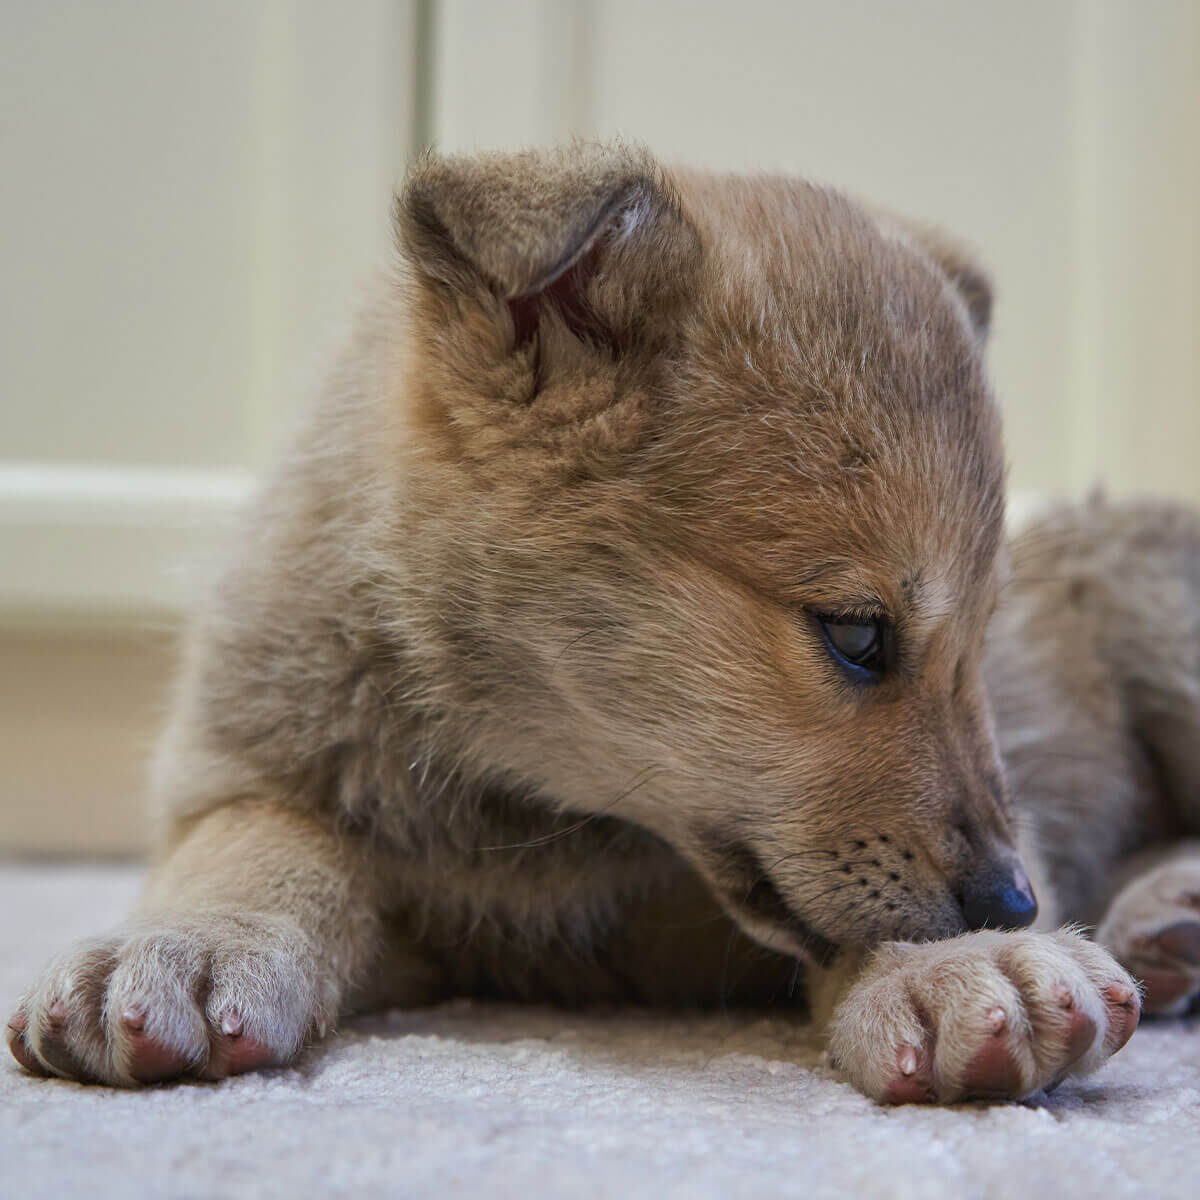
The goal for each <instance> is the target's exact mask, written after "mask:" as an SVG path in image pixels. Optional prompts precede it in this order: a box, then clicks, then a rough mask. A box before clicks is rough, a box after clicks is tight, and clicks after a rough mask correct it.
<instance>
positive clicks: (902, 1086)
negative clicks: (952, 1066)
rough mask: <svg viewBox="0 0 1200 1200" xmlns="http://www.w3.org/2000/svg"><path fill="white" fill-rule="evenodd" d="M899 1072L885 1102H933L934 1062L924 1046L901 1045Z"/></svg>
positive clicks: (893, 1079) (890, 1085) (889, 1085)
mask: <svg viewBox="0 0 1200 1200" xmlns="http://www.w3.org/2000/svg"><path fill="white" fill-rule="evenodd" d="M896 1069H897V1072H898V1074H896V1075H895V1076H893V1078H892V1081H891V1082H890V1083H889V1084H888V1087H887V1092H886V1093H885V1095H884V1098H883V1099H884V1103H885V1104H932V1103H933V1102H934V1101H935V1100H936V1099H937V1097H936V1095H935V1094H934V1090H933V1064H932V1063H931V1062H930V1060H929V1052H928V1050H927V1049H926V1048H925V1047H924V1046H901V1047H900V1050H899V1052H898V1053H897V1055H896Z"/></svg>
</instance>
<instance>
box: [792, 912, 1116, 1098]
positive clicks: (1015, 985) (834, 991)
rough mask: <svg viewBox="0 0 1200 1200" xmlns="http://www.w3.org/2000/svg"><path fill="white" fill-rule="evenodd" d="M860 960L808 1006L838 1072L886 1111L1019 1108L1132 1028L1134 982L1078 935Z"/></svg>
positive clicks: (1103, 1056) (981, 940)
mask: <svg viewBox="0 0 1200 1200" xmlns="http://www.w3.org/2000/svg"><path fill="white" fill-rule="evenodd" d="M859 959H860V961H859V962H858V963H855V962H854V961H851V962H849V963H847V964H845V965H843V966H842V967H841V970H840V972H839V971H838V969H837V968H835V970H834V972H833V973H831V975H830V976H829V977H828V978H826V979H820V980H818V981H817V983H816V990H815V1004H816V1007H817V1008H818V1010H820V1008H821V1007H822V1006H824V1007H825V1009H826V1011H828V1012H830V1013H831V1015H830V1017H829V1027H828V1033H829V1054H830V1059H831V1061H832V1062H833V1064H834V1065H835V1066H836V1067H838V1068H839V1069H840V1070H842V1071H844V1072H845V1074H846V1075H847V1076H848V1077H849V1079H850V1080H851V1082H852V1083H854V1084H855V1086H856V1087H858V1088H859V1089H860V1090H861V1091H863V1092H865V1093H866V1094H867V1095H868V1096H871V1097H873V1098H874V1099H876V1100H880V1101H883V1102H886V1103H891V1104H903V1103H912V1102H917V1103H953V1102H955V1101H958V1100H967V1099H971V1098H974V1097H989V1098H993V1097H994V1098H1004V1099H1010V1100H1019V1099H1022V1098H1023V1097H1026V1096H1029V1095H1032V1094H1033V1093H1034V1092H1037V1091H1039V1090H1040V1089H1042V1088H1048V1087H1051V1086H1053V1085H1055V1084H1057V1083H1058V1082H1059V1081H1061V1080H1062V1079H1063V1078H1065V1077H1066V1076H1068V1075H1086V1074H1088V1073H1089V1072H1091V1071H1094V1070H1095V1069H1096V1068H1097V1067H1099V1066H1100V1065H1101V1064H1102V1063H1104V1062H1105V1061H1106V1060H1107V1059H1108V1058H1109V1057H1110V1056H1111V1055H1113V1054H1115V1053H1116V1052H1117V1051H1118V1050H1119V1049H1120V1048H1121V1047H1122V1046H1123V1045H1124V1044H1125V1043H1126V1042H1127V1041H1128V1040H1129V1038H1130V1036H1131V1035H1132V1034H1133V1031H1134V1029H1135V1028H1136V1026H1137V1023H1138V1017H1139V1013H1140V1010H1139V1002H1138V993H1137V989H1136V987H1135V985H1134V983H1133V980H1132V979H1131V978H1130V977H1129V975H1128V974H1127V973H1126V972H1125V971H1124V970H1123V969H1122V968H1121V967H1120V966H1119V965H1118V964H1117V963H1116V962H1115V961H1114V960H1113V959H1112V958H1111V957H1110V956H1109V954H1108V953H1107V952H1106V951H1105V950H1103V949H1101V948H1100V947H1099V946H1097V945H1095V944H1094V943H1092V942H1089V941H1088V940H1087V939H1086V938H1083V937H1081V936H1080V935H1078V934H1075V933H1070V932H1066V931H1060V932H1058V933H1025V932H1022V933H1001V932H993V931H982V932H978V933H968V934H964V935H963V936H961V937H956V938H950V939H948V940H946V941H940V942H927V943H922V944H916V943H911V942H889V943H887V944H885V945H883V946H881V947H879V949H877V950H875V951H874V952H873V953H870V954H865V955H860V956H859ZM856 967H857V970H856V969H855V968H856ZM839 990H840V992H841V995H840V998H839V996H838V993H839Z"/></svg>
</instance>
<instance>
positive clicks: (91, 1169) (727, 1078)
mask: <svg viewBox="0 0 1200 1200" xmlns="http://www.w3.org/2000/svg"><path fill="white" fill-rule="evenodd" d="M137 882H138V872H137V871H135V870H133V869H131V868H116V867H99V866H45V865H37V866H34V865H8V866H4V867H0V905H2V909H0V910H2V911H3V912H4V913H6V914H7V917H6V920H5V923H4V931H3V935H2V942H0V947H2V949H0V1004H2V1005H3V1006H4V1007H3V1012H4V1013H5V1014H6V1015H7V1013H8V1012H9V1011H10V1009H11V1007H12V1004H13V1002H14V1001H15V1000H16V999H17V997H18V996H19V994H20V992H21V990H22V988H23V987H24V986H25V985H26V983H27V982H28V980H29V977H30V975H31V973H32V972H33V971H34V970H36V969H37V968H38V966H40V964H41V963H42V962H43V961H44V960H45V959H46V958H47V957H48V956H49V955H50V954H52V953H53V952H54V951H55V950H56V949H58V948H59V947H60V946H62V945H63V944H65V943H66V942H67V941H69V940H70V939H71V938H74V937H76V936H79V935H81V934H85V933H92V932H96V931H98V930H100V929H101V928H103V927H104V926H105V925H106V924H109V923H111V922H113V921H115V920H117V919H118V918H119V917H120V916H121V915H122V914H123V913H124V912H125V911H126V910H127V908H128V907H129V905H130V903H131V901H132V898H133V895H134V893H135V891H136V888H137ZM1043 1192H1046V1193H1048V1194H1050V1195H1051V1196H1053V1197H1054V1200H1063V1198H1066V1197H1075V1196H1080V1197H1082V1196H1088V1197H1095V1196H1100V1197H1103V1198H1104V1200H1117V1198H1118V1197H1126V1196H1128V1197H1138V1198H1139V1200H1143V1198H1146V1197H1153V1198H1161V1197H1181V1198H1182V1197H1188V1198H1189V1200H1192V1198H1194V1197H1196V1196H1200V1028H1195V1027H1194V1023H1191V1024H1189V1023H1185V1022H1170V1023H1162V1024H1148V1025H1143V1027H1142V1028H1141V1029H1140V1030H1139V1031H1138V1033H1137V1034H1136V1035H1135V1037H1134V1039H1133V1041H1132V1042H1131V1043H1130V1044H1129V1045H1128V1046H1127V1047H1126V1048H1125V1049H1124V1050H1123V1051H1122V1052H1121V1053H1120V1054H1119V1055H1118V1056H1117V1057H1116V1058H1115V1059H1114V1060H1113V1061H1112V1062H1111V1063H1110V1064H1109V1065H1108V1066H1107V1067H1106V1068H1105V1069H1104V1070H1103V1071H1102V1072H1101V1073H1100V1074H1099V1075H1097V1076H1095V1077H1093V1078H1092V1079H1091V1080H1088V1081H1087V1082H1085V1083H1082V1084H1080V1083H1067V1084H1064V1085H1063V1087H1062V1088H1060V1089H1059V1091H1058V1092H1056V1093H1055V1094H1054V1095H1053V1096H1050V1097H1048V1098H1045V1099H1043V1100H1041V1101H1040V1102H1037V1103H1033V1104H1028V1105H991V1106H989V1105H983V1104H978V1105H974V1104H972V1105H961V1106H959V1107H956V1108H952V1109H938V1108H924V1107H907V1108H893V1109H887V1108H879V1107H876V1106H875V1105H873V1104H871V1103H870V1102H869V1101H867V1100H865V1099H863V1098H862V1097H861V1096H859V1095H858V1094H857V1093H856V1092H854V1091H853V1090H852V1089H851V1088H849V1087H847V1086H846V1085H844V1084H841V1083H838V1082H837V1081H836V1080H835V1079H834V1078H833V1076H832V1075H831V1073H830V1072H829V1071H828V1070H826V1069H825V1068H824V1067H823V1066H822V1064H821V1056H820V1051H819V1049H818V1047H817V1046H816V1045H815V1044H814V1043H813V1042H812V1041H811V1039H810V1037H809V1036H808V1034H807V1032H806V1031H805V1030H804V1029H803V1028H801V1027H796V1026H795V1025H792V1024H789V1023H788V1022H787V1021H785V1020H783V1019H763V1018H762V1017H761V1016H755V1015H745V1014H736V1015H729V1016H722V1015H713V1016H705V1017H690V1018H686V1019H681V1018H678V1017H672V1016H669V1015H668V1016H662V1015H655V1014H647V1013H641V1012H636V1013H633V1012H623V1013H612V1014H600V1015H590V1016H578V1015H563V1014H560V1013H555V1012H552V1011H549V1010H545V1009H522V1008H517V1007H510V1006H503V1007H499V1006H484V1005H473V1004H469V1003H457V1004H450V1005H446V1006H444V1007H441V1008H437V1009H432V1010H424V1011H419V1012H396V1013H390V1014H386V1015H382V1016H379V1017H374V1018H370V1019H364V1020H359V1021H356V1022H353V1023H350V1024H348V1025H347V1026H345V1027H344V1028H343V1030H342V1031H341V1033H340V1034H339V1035H338V1036H337V1037H336V1038H334V1039H332V1040H331V1041H330V1042H328V1043H327V1044H325V1045H323V1046H321V1047H319V1048H317V1049H314V1050H310V1051H309V1052H308V1053H307V1054H306V1055H305V1056H304V1057H303V1059H302V1060H301V1061H300V1063H299V1064H298V1065H296V1066H295V1067H292V1068H288V1069H281V1070H275V1071H270V1072H266V1073H262V1074H258V1075H248V1076H243V1077H241V1078H238V1079H232V1080H227V1081H226V1082H224V1083H220V1084H188V1085H184V1086H174V1087H169V1086H168V1087H160V1088H152V1089H148V1090H145V1091H141V1092H126V1091H121V1090H117V1089H109V1088H91V1087H80V1086H78V1085H76V1084H69V1083H63V1082H61V1081H48V1080H41V1079H33V1078H30V1077H29V1076H27V1075H24V1074H22V1073H21V1072H20V1071H19V1070H18V1069H17V1067H16V1065H15V1063H11V1062H6V1063H5V1064H4V1065H3V1066H0V1195H2V1196H4V1197H6V1198H7V1197H11V1198H14V1200H16V1198H18V1197H19V1198H35V1197H73V1196H87V1197H100V1198H106V1197H112V1196H122V1197H125V1196H153V1197H157V1196H183V1197H223V1198H233V1197H242V1196H254V1197H277V1196H278V1197H288V1198H289V1200H291V1198H293V1197H324V1196H350V1195H353V1196H356V1197H372V1196H435V1197H458V1196H464V1197H466V1196H469V1197H472V1198H473V1200H480V1198H481V1197H486V1198H491V1197H521V1198H522V1200H525V1198H527V1197H555V1196H613V1197H622V1198H624V1197H653V1198H654V1200H670V1198H675V1197H679V1198H683V1197H687V1198H688V1200H695V1198H704V1197H748V1198H749V1197H753V1198H754V1200H761V1198H762V1197H764V1196H803V1197H825V1196H838V1197H844V1196H869V1197H910V1196H911V1197H921V1198H922V1200H937V1198H939V1197H943V1196H945V1197H951V1196H953V1197H956V1198H958V1197H974V1196H980V1197H1001V1198H1003V1197H1014V1198H1016V1197H1021V1198H1022V1200H1027V1198H1028V1197H1031V1196H1037V1195H1038V1194H1040V1193H1043Z"/></svg>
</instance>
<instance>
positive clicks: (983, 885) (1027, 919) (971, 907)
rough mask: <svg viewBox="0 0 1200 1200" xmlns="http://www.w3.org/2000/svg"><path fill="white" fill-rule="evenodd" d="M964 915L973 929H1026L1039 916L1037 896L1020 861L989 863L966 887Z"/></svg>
mask: <svg viewBox="0 0 1200 1200" xmlns="http://www.w3.org/2000/svg"><path fill="white" fill-rule="evenodd" d="M962 906H963V916H965V917H966V919H967V926H968V927H969V928H970V929H1024V928H1025V926H1027V925H1032V924H1033V922H1034V918H1035V917H1037V911H1038V906H1037V899H1036V897H1035V896H1034V894H1033V886H1032V885H1031V884H1030V882H1029V876H1028V875H1026V874H1025V872H1024V870H1023V869H1022V868H1021V866H1020V864H1018V863H1013V862H1003V863H1000V862H997V863H989V864H988V865H987V866H986V867H983V868H981V869H980V870H978V871H975V872H973V873H972V874H971V875H970V876H969V877H968V879H967V883H966V887H965V888H964V889H963V902H962Z"/></svg>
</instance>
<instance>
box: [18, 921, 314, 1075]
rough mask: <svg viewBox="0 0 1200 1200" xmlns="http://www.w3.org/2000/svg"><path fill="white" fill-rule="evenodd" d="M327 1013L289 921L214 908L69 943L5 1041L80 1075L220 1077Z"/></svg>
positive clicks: (304, 1031)
mask: <svg viewBox="0 0 1200 1200" xmlns="http://www.w3.org/2000/svg"><path fill="white" fill-rule="evenodd" d="M332 1015H333V1003H332V998H331V997H328V996H322V994H321V988H320V985H319V979H318V974H317V971H316V967H315V963H314V960H313V956H312V954H311V952H310V949H309V946H308V944H307V942H306V939H305V938H304V937H303V935H302V934H301V933H300V931H299V930H298V929H296V928H295V927H293V926H292V925H291V924H290V922H285V921H279V920H273V919H271V918H262V919H256V918H253V917H238V916H233V915H230V914H212V915H209V916H206V917H199V916H193V917H187V918H182V919H179V920H175V919H165V920H163V921H162V922H154V923H150V922H139V923H138V924H137V925H133V926H130V927H128V928H126V929H124V930H121V931H119V932H117V933H115V934H112V935H110V936H107V937H101V938H94V939H91V940H89V941H86V942H81V943H79V944H77V945H76V946H74V947H72V948H71V949H70V950H68V951H67V952H66V953H64V954H63V955H61V956H60V957H59V958H58V959H57V960H56V961H54V962H53V963H51V965H50V966H49V967H48V968H47V969H46V970H45V971H44V972H43V973H42V976H41V978H40V979H39V980H38V981H37V983H36V984H35V985H34V987H33V988H32V989H31V990H30V991H29V993H28V994H27V995H26V997H25V999H24V1000H23V1001H22V1002H21V1004H20V1006H19V1007H18V1009H17V1011H16V1013H14V1014H13V1016H12V1017H11V1018H10V1020H9V1023H8V1044H9V1048H10V1050H11V1051H12V1053H13V1057H14V1058H16V1060H17V1061H18V1062H19V1063H20V1064H21V1065H22V1066H23V1067H25V1068H26V1069H27V1070H29V1071H32V1072H35V1073H37V1074H42V1075H60V1076H62V1077H64V1078H66V1079H76V1080H79V1081H80V1082H85V1083H110V1084H121V1085H125V1086H135V1085H137V1084H143V1083H158V1082H161V1081H163V1080H167V1079H175V1078H178V1077H180V1076H183V1075H190V1076H195V1077H198V1078H202V1079H221V1078H223V1077H224V1076H226V1075H233V1074H237V1073H239V1072H242V1071H249V1070H253V1069H255V1068H256V1067H263V1066H268V1065H273V1064H279V1063H283V1062H287V1061H288V1060H289V1059H290V1058H292V1057H293V1056H294V1055H295V1054H296V1052H297V1051H298V1050H299V1049H300V1047H301V1046H302V1045H303V1044H304V1041H305V1040H306V1038H308V1037H309V1036H311V1035H312V1034H313V1033H324V1031H325V1027H326V1025H327V1023H328V1022H329V1021H330V1020H331V1019H332Z"/></svg>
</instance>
